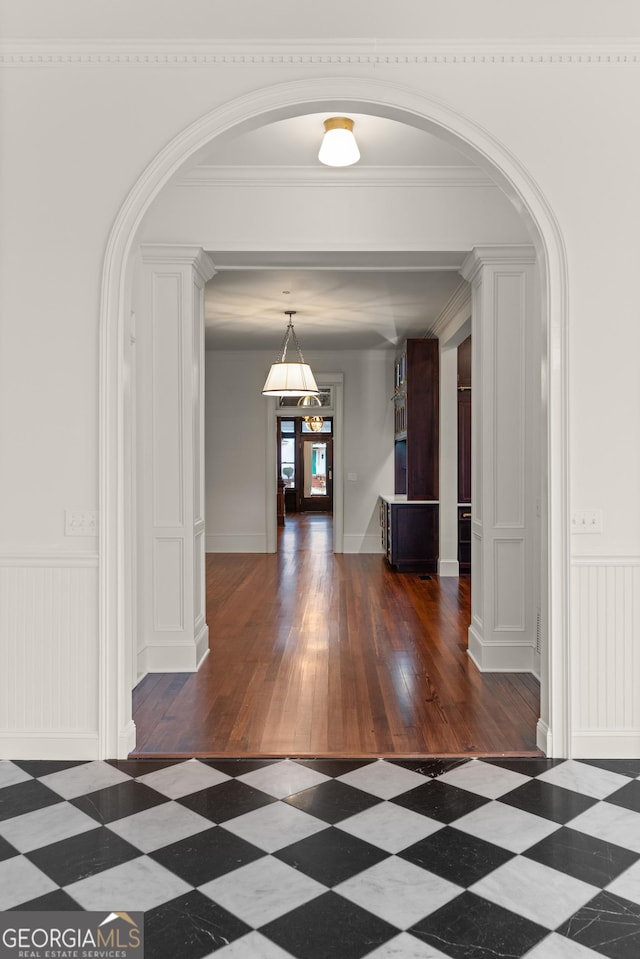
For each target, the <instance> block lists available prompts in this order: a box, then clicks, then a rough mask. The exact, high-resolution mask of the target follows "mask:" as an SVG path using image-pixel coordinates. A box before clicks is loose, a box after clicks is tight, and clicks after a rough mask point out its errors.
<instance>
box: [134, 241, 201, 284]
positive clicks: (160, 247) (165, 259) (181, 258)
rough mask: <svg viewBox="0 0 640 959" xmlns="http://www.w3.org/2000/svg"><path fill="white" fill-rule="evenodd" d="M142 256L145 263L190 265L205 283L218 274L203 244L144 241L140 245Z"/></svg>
mask: <svg viewBox="0 0 640 959" xmlns="http://www.w3.org/2000/svg"><path fill="white" fill-rule="evenodd" d="M140 256H141V258H142V262H143V263H145V264H154V263H157V264H158V265H160V266H176V265H177V266H190V267H192V268H193V269H194V270H195V272H196V275H197V276H198V277H199V278H200V279H201V280H202V282H203V283H206V282H207V280H210V279H211V278H212V277H213V276H215V275H216V268H215V265H214V262H213V260H212V259H211V257H210V256H209V254H208V253H205V251H204V250H203V249H202V247H201V246H195V245H192V244H188V243H185V244H180V243H178V244H174V243H142V244H141V245H140Z"/></svg>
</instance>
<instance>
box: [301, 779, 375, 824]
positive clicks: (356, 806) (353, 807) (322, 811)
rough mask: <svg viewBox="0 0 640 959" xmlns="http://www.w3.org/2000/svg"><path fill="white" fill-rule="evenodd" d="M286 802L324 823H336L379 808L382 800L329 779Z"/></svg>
mask: <svg viewBox="0 0 640 959" xmlns="http://www.w3.org/2000/svg"><path fill="white" fill-rule="evenodd" d="M284 802H286V803H289V805H290V806H295V807H296V809H301V810H302V811H303V812H306V813H309V815H311V816H316V818H318V819H322V820H323V821H324V822H329V823H336V822H340V821H341V820H342V819H346V818H347V817H348V816H355V814H356V813H359V812H364V810H365V809H369V808H370V807H371V806H377V805H378V803H379V802H381V800H380V799H378V798H377V797H376V796H372V795H371V793H366V792H363V791H362V790H361V789H354V787H353V786H347V784H346V783H339V782H337V781H336V780H335V779H328V780H327V781H326V782H323V783H320V784H319V785H318V786H311V788H310V789H303V790H302V792H299V793H295V794H294V795H293V796H288V797H287V798H286V799H285V800H284Z"/></svg>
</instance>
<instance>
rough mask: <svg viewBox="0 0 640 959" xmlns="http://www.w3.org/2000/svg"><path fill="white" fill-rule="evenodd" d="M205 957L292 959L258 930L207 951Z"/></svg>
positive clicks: (224, 958) (206, 958) (209, 958)
mask: <svg viewBox="0 0 640 959" xmlns="http://www.w3.org/2000/svg"><path fill="white" fill-rule="evenodd" d="M205 959H292V956H291V953H290V952H285V951H284V949H281V948H280V946H276V944H275V942H271V940H270V939H266V938H265V937H264V936H261V935H260V933H259V932H250V933H249V935H248V936H243V937H242V938H241V939H236V940H235V942H232V943H230V945H228V946H224V948H222V949H217V950H216V951H215V952H211V953H209V955H208V956H205Z"/></svg>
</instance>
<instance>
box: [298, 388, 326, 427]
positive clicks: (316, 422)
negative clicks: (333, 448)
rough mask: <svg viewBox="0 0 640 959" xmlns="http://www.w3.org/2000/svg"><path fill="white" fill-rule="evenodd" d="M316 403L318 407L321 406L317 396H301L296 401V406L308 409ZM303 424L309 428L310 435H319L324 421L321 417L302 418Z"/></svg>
mask: <svg viewBox="0 0 640 959" xmlns="http://www.w3.org/2000/svg"><path fill="white" fill-rule="evenodd" d="M314 403H316V404H317V405H318V406H322V403H321V401H320V398H319V397H318V396H301V397H300V399H299V400H298V406H303V407H309V406H313V404H314ZM303 419H304V421H305V423H306V424H307V426H308V427H309V429H310V430H311V432H312V433H320V432H321V430H322V427H323V425H324V420H323V418H322V417H321V416H318V415H315V416H304V417H303Z"/></svg>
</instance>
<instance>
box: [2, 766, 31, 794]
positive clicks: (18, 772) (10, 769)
mask: <svg viewBox="0 0 640 959" xmlns="http://www.w3.org/2000/svg"><path fill="white" fill-rule="evenodd" d="M27 779H33V776H30V775H29V773H26V772H25V771H24V769H20V767H19V766H16V765H15V763H12V762H9V760H7V759H3V760H1V761H0V789H4V787H5V786H15V785H16V784H17V783H24V782H26V781H27Z"/></svg>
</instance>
